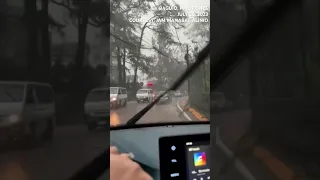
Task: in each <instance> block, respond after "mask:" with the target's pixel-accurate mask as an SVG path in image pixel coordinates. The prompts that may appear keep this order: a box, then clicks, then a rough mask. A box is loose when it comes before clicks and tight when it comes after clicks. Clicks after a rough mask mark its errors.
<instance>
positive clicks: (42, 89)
mask: <svg viewBox="0 0 320 180" xmlns="http://www.w3.org/2000/svg"><path fill="white" fill-rule="evenodd" d="M36 92H37V97H38V98H39V102H40V103H52V102H53V99H54V97H53V92H52V90H51V88H50V87H46V86H38V87H37V88H36Z"/></svg>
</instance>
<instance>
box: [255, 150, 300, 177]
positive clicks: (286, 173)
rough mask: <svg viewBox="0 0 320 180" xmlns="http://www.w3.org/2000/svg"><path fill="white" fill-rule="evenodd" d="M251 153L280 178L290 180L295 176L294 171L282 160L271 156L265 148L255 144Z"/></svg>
mask: <svg viewBox="0 0 320 180" xmlns="http://www.w3.org/2000/svg"><path fill="white" fill-rule="evenodd" d="M253 154H254V155H255V156H256V157H257V158H259V159H261V160H262V162H263V163H264V164H265V165H266V166H267V167H268V168H269V169H270V170H271V171H272V172H273V173H274V174H275V175H276V176H277V177H278V178H279V179H281V180H291V179H294V177H295V176H296V175H295V173H294V171H293V170H292V169H291V168H289V167H288V166H287V165H286V164H285V163H284V162H282V161H281V160H279V159H278V158H277V157H275V156H273V155H272V154H271V153H270V152H269V151H268V150H267V149H265V148H263V147H260V146H256V147H254V149H253Z"/></svg>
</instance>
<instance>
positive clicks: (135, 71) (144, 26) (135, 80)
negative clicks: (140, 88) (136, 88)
mask: <svg viewBox="0 0 320 180" xmlns="http://www.w3.org/2000/svg"><path fill="white" fill-rule="evenodd" d="M147 24H148V22H146V23H145V24H144V25H143V27H142V29H141V35H140V39H139V47H138V48H139V49H138V58H137V62H136V64H135V68H134V76H133V83H134V84H136V83H137V77H138V65H139V61H140V55H141V45H142V37H143V32H144V30H145V29H146V27H147Z"/></svg>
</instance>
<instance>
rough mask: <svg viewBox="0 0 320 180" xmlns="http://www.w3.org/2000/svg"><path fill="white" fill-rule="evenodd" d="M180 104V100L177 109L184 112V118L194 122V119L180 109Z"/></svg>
mask: <svg viewBox="0 0 320 180" xmlns="http://www.w3.org/2000/svg"><path fill="white" fill-rule="evenodd" d="M179 103H180V100H178V102H177V107H178V109H179V110H180V111H181V112H182V114H183V116H184V117H185V118H186V119H188V120H189V121H192V119H191V118H190V117H189V116H188V115H187V114H186V113H185V112H184V111H183V110H182V108H181V107H180V105H179Z"/></svg>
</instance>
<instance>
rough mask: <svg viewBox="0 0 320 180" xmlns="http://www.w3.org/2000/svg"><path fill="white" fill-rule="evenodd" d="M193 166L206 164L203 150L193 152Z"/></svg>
mask: <svg viewBox="0 0 320 180" xmlns="http://www.w3.org/2000/svg"><path fill="white" fill-rule="evenodd" d="M193 159H194V166H204V165H206V164H207V157H206V153H205V152H197V153H194V154H193Z"/></svg>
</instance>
